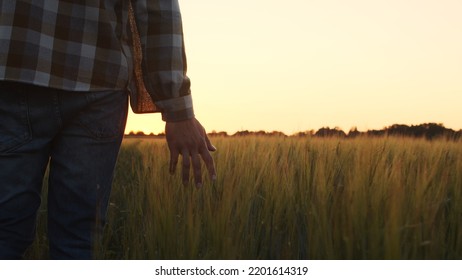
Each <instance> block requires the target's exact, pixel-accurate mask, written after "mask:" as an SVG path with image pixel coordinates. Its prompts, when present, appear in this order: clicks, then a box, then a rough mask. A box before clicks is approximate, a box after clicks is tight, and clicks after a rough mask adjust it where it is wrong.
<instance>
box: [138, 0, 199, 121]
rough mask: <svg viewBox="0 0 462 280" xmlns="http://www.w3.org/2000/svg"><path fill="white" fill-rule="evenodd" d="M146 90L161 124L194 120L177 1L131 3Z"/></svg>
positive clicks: (142, 0) (159, 0) (147, 0)
mask: <svg viewBox="0 0 462 280" xmlns="http://www.w3.org/2000/svg"><path fill="white" fill-rule="evenodd" d="M132 5H133V10H134V17H135V21H136V25H137V27H138V32H139V36H140V42H141V51H142V61H141V69H142V72H143V79H144V83H145V86H146V89H147V91H148V92H149V94H150V96H151V98H152V99H153V101H154V103H155V105H156V107H157V108H159V109H160V111H161V113H162V119H163V120H164V121H181V120H186V119H190V118H193V117H194V110H193V103H192V98H191V90H190V88H191V83H190V80H189V78H188V77H187V75H186V70H187V63H186V55H185V47H184V37H183V27H182V19H181V13H180V7H179V3H178V0H132Z"/></svg>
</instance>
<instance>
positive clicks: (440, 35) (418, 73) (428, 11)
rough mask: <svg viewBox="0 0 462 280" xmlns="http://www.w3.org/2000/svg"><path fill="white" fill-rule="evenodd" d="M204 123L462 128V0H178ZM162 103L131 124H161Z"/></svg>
mask: <svg viewBox="0 0 462 280" xmlns="http://www.w3.org/2000/svg"><path fill="white" fill-rule="evenodd" d="M180 5H181V9H182V13H183V25H184V32H185V42H186V51H187V55H188V76H189V77H190V78H191V80H192V92H193V100H194V106H195V112H196V117H197V118H198V119H199V120H200V121H201V122H202V124H203V125H204V127H205V128H206V130H207V131H209V132H210V131H212V130H216V131H223V130H224V131H227V132H229V133H234V132H236V131H239V130H245V129H247V130H267V131H272V130H278V131H283V132H285V133H287V134H292V133H295V132H298V131H305V130H310V129H315V130H317V129H319V128H321V127H323V126H330V127H335V126H338V127H340V128H342V129H343V130H345V131H348V130H349V129H350V128H351V127H353V126H357V127H358V129H359V130H367V129H381V128H383V127H384V126H387V125H391V124H394V123H402V124H409V125H410V124H420V123H424V122H437V123H443V124H444V125H445V126H446V127H450V128H453V129H461V128H462V16H461V14H462V1H460V0H439V1H436V0H386V1H385V0H348V1H347V0H285V1H276V0H233V1H229V0H226V1H225V0H180ZM160 119H161V118H160V115H158V114H148V115H143V116H139V115H135V114H132V113H131V114H130V116H129V120H128V123H127V129H126V131H127V132H129V131H132V130H133V131H139V130H143V131H145V132H148V133H149V132H154V133H159V132H162V131H163V130H164V123H163V122H162V121H161V120H160Z"/></svg>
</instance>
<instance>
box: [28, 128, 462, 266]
mask: <svg viewBox="0 0 462 280" xmlns="http://www.w3.org/2000/svg"><path fill="white" fill-rule="evenodd" d="M212 142H213V143H214V144H215V145H216V146H217V147H218V151H217V152H215V154H214V159H215V161H216V166H217V170H218V180H217V181H216V182H215V183H211V182H209V181H206V182H205V184H204V186H203V188H202V189H200V190H197V189H196V188H195V187H193V186H192V185H191V186H188V187H184V186H183V185H182V183H181V180H180V177H179V174H177V176H173V177H172V176H170V175H169V174H168V150H167V148H166V144H165V141H164V140H155V139H126V140H124V143H123V146H122V149H121V152H120V156H119V161H118V165H117V167H116V169H117V170H116V176H115V179H114V186H113V192H112V195H111V203H110V206H109V210H108V218H109V223H108V225H107V227H106V231H105V234H104V240H103V245H102V247H101V248H100V249H99V250H98V252H97V256H98V258H102V259H461V258H462V228H461V227H460V221H461V220H462V145H461V143H460V142H450V141H445V140H438V141H426V140H420V139H407V138H357V139H336V138H330V139H320V138H283V137H255V136H252V137H240V138H214V139H212ZM204 176H205V173H204ZM45 214H46V210H44V209H42V210H41V212H40V213H39V230H38V233H37V236H38V238H37V242H35V244H34V245H33V247H32V248H31V249H30V250H29V252H28V255H27V256H28V258H42V257H43V256H44V253H43V252H44V251H46V232H45V227H44V220H45Z"/></svg>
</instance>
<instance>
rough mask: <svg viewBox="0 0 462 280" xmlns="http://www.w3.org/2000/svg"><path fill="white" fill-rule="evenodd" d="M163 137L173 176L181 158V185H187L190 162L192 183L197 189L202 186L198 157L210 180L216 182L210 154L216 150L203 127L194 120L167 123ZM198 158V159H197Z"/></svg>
mask: <svg viewBox="0 0 462 280" xmlns="http://www.w3.org/2000/svg"><path fill="white" fill-rule="evenodd" d="M165 135H166V137H167V144H168V148H169V150H170V168H169V171H170V174H174V173H175V170H176V166H177V164H178V157H179V155H180V154H181V156H182V158H183V162H182V165H183V168H182V179H183V184H185V185H186V184H188V182H189V173H190V169H191V162H192V168H193V174H194V179H195V180H194V181H195V183H196V186H197V187H201V186H202V170H201V162H200V157H202V160H203V161H204V163H205V166H206V167H207V170H208V173H209V175H210V178H211V180H213V181H214V180H216V177H217V175H216V171H215V165H214V162H213V158H212V156H211V155H210V152H213V151H216V148H215V147H214V146H213V145H212V143H210V140H209V138H208V136H207V134H206V133H205V129H204V127H203V126H202V125H201V124H200V123H199V121H198V120H197V119H196V118H192V119H189V120H185V121H180V122H167V123H166V124H165ZM199 156H200V157H199Z"/></svg>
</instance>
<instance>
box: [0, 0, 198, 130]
mask: <svg viewBox="0 0 462 280" xmlns="http://www.w3.org/2000/svg"><path fill="white" fill-rule="evenodd" d="M130 19H131V20H130ZM130 23H132V24H130ZM133 23H136V26H135V25H134V24H133ZM133 34H136V35H137V36H133ZM0 80H9V81H18V82H24V83H31V84H35V85H39V86H46V87H51V88H58V89H63V90H71V91H100V90H112V89H116V90H120V89H122V90H124V89H128V90H129V91H130V97H131V98H130V99H131V100H130V101H131V104H132V109H133V111H135V112H137V113H144V112H154V111H160V112H162V116H163V119H164V120H166V121H177V120H184V119H188V118H191V117H193V116H194V114H193V106H192V99H191V94H190V82H189V79H188V77H187V76H186V57H185V52H184V43H183V31H182V22H181V14H180V10H179V4H178V0H41V1H35V0H8V1H1V2H0ZM147 93H149V95H147ZM153 101H154V104H155V105H154V104H152V102H153Z"/></svg>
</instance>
